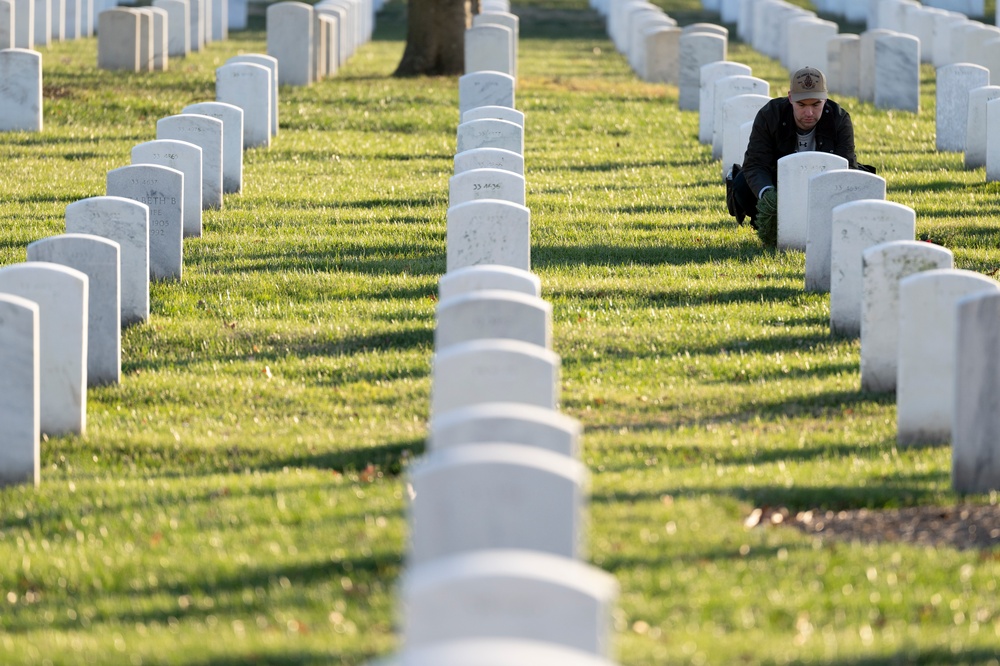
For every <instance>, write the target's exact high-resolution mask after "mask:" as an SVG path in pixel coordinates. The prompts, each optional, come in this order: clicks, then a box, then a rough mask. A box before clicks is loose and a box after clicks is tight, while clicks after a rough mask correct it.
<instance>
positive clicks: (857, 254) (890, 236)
mask: <svg viewBox="0 0 1000 666" xmlns="http://www.w3.org/2000/svg"><path fill="white" fill-rule="evenodd" d="M916 228H917V215H916V213H915V212H914V210H913V209H912V208H910V207H909V206H904V205H902V204H898V203H894V202H892V201H873V200H868V199H866V200H862V201H852V202H849V203H845V204H841V205H839V206H837V207H836V208H834V209H833V233H832V239H831V247H830V331H831V333H833V334H834V335H843V336H850V337H856V336H858V335H860V334H861V298H862V291H863V288H862V273H861V255H862V253H863V252H864V251H865V250H866V249H867V248H869V247H872V246H875V245H879V244H880V243H888V242H890V241H912V240H913V237H914V234H915V233H916Z"/></svg>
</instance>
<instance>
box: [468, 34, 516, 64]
mask: <svg viewBox="0 0 1000 666" xmlns="http://www.w3.org/2000/svg"><path fill="white" fill-rule="evenodd" d="M513 53H514V33H513V31H512V30H511V29H510V28H508V27H507V26H503V25H487V24H483V25H473V27H471V28H469V29H467V30H466V31H465V72H466V73H467V74H470V73H472V72H501V73H503V74H510V75H511V76H514V59H513Z"/></svg>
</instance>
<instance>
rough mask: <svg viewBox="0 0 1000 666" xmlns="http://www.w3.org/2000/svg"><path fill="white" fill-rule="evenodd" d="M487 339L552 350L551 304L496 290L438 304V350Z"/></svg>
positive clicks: (458, 297)
mask: <svg viewBox="0 0 1000 666" xmlns="http://www.w3.org/2000/svg"><path fill="white" fill-rule="evenodd" d="M486 339H497V340H501V339H502V340H521V341H523V342H530V343H531V344H534V345H538V346H540V347H545V348H546V349H552V304H551V303H549V302H548V301H545V300H543V299H541V298H538V297H537V296H528V295H526V294H519V293H517V292H514V291H503V290H494V289H486V290H482V291H474V292H470V293H467V294H463V295H461V296H455V297H453V298H449V299H447V300H444V301H440V302H439V303H438V306H437V325H436V326H435V327H434V349H435V350H437V351H443V350H444V349H447V348H448V347H450V346H452V345H456V344H459V343H462V342H468V341H471V340H486Z"/></svg>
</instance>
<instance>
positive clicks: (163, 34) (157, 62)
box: [143, 7, 169, 72]
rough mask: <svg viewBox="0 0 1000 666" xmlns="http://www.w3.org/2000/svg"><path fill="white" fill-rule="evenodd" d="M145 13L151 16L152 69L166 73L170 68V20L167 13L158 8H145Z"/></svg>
mask: <svg viewBox="0 0 1000 666" xmlns="http://www.w3.org/2000/svg"><path fill="white" fill-rule="evenodd" d="M143 11H145V12H147V13H148V14H149V16H150V29H151V35H150V47H151V54H150V55H151V58H152V65H151V68H152V70H153V71H156V72H165V71H167V69H168V67H169V65H168V62H169V58H168V56H169V46H168V41H169V33H168V26H167V22H168V20H169V18H168V16H167V12H166V10H164V9H160V8H158V7H145V8H143Z"/></svg>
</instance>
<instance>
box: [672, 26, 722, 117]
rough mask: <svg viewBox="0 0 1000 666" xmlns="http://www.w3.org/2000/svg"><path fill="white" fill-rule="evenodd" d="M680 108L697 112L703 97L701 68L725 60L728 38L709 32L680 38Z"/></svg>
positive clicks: (693, 33)
mask: <svg viewBox="0 0 1000 666" xmlns="http://www.w3.org/2000/svg"><path fill="white" fill-rule="evenodd" d="M679 41H680V74H679V77H678V78H679V81H678V87H679V95H680V96H679V97H678V106H679V107H680V109H681V111H697V110H698V104H699V103H700V97H701V68H702V65H707V64H708V63H710V62H716V61H719V60H725V59H726V54H727V52H728V50H727V42H726V38H725V37H723V36H721V35H716V34H712V33H707V32H687V33H684V34H682V35H681V36H680V40H679Z"/></svg>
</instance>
